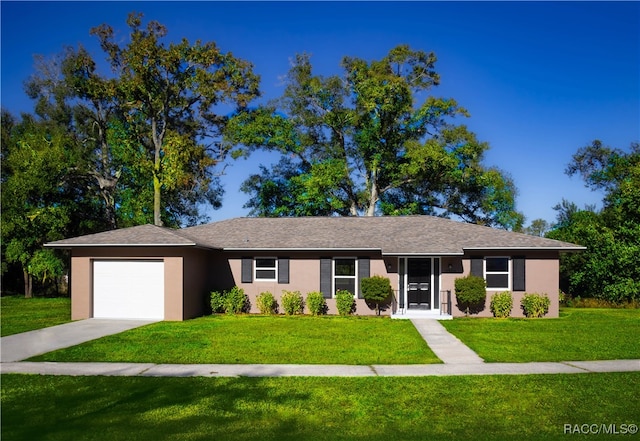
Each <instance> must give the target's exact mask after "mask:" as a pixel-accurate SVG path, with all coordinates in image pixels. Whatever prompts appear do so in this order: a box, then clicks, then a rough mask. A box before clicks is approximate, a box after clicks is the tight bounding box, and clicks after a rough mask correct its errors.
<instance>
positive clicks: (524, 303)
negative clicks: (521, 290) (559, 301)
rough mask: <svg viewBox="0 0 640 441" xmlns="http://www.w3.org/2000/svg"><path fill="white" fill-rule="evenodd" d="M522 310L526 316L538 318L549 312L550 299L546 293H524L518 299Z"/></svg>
mask: <svg viewBox="0 0 640 441" xmlns="http://www.w3.org/2000/svg"><path fill="white" fill-rule="evenodd" d="M520 305H521V307H522V312H523V313H524V316H525V317H528V318H540V317H543V316H545V315H546V314H547V313H548V312H549V306H550V305H551V300H549V297H547V295H546V294H544V295H541V294H535V293H534V294H525V295H524V296H523V297H522V300H521V301H520Z"/></svg>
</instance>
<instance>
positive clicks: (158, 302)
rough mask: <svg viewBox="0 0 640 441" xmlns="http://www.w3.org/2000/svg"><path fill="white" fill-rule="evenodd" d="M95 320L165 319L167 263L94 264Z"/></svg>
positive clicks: (119, 261) (107, 262)
mask: <svg viewBox="0 0 640 441" xmlns="http://www.w3.org/2000/svg"><path fill="white" fill-rule="evenodd" d="M93 317H95V318H124V319H160V320H162V319H164V262H163V261H161V260H152V261H151V260H96V261H94V262H93Z"/></svg>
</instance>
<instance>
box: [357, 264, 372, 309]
mask: <svg viewBox="0 0 640 441" xmlns="http://www.w3.org/2000/svg"><path fill="white" fill-rule="evenodd" d="M370 274H371V259H369V258H368V257H358V298H359V299H362V298H363V297H362V288H360V281H361V280H362V279H366V278H367V277H369V275H370Z"/></svg>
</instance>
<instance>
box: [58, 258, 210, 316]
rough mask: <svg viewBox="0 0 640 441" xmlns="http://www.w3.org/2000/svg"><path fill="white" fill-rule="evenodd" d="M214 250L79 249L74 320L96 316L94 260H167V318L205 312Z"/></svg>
mask: <svg viewBox="0 0 640 441" xmlns="http://www.w3.org/2000/svg"><path fill="white" fill-rule="evenodd" d="M209 255H210V253H209V252H207V251H205V250H199V249H193V248H182V247H155V248H154V247H147V248H136V247H96V248H76V249H74V250H73V251H72V257H71V319H72V320H80V319H86V318H90V317H93V302H92V298H93V292H92V290H93V281H92V271H93V263H92V262H93V261H94V260H104V259H114V260H136V259H150V258H151V259H159V260H163V261H164V319H165V320H184V319H188V318H193V317H197V316H199V315H202V314H203V313H204V311H205V305H206V298H207V293H208V291H207V286H208V281H209V278H208V272H209V268H210V266H209V262H210V260H211V259H210V257H209Z"/></svg>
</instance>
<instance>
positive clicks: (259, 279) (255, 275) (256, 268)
mask: <svg viewBox="0 0 640 441" xmlns="http://www.w3.org/2000/svg"><path fill="white" fill-rule="evenodd" d="M264 259H273V260H274V261H275V263H276V266H275V267H270V266H269V267H265V266H260V267H259V266H258V260H264ZM263 270H269V271H273V270H275V273H274V274H275V275H274V278H273V279H265V278H262V277H258V271H263ZM253 280H255V281H256V282H277V281H278V258H277V257H272V256H261V257H254V258H253Z"/></svg>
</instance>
